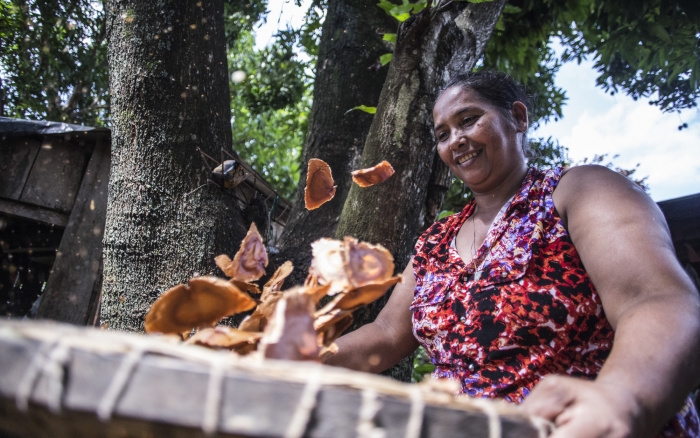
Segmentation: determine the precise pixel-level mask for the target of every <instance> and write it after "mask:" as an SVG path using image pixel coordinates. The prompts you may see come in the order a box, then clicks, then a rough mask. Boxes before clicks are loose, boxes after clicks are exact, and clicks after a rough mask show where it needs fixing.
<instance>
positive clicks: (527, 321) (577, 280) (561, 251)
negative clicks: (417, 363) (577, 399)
mask: <svg viewBox="0 0 700 438" xmlns="http://www.w3.org/2000/svg"><path fill="white" fill-rule="evenodd" d="M562 170H563V169H562V168H557V169H553V170H549V171H540V170H537V169H534V168H532V169H530V170H529V171H528V173H527V176H526V177H525V180H524V181H523V184H522V186H521V188H520V190H519V191H518V192H517V193H516V194H515V196H514V197H513V199H512V200H511V201H510V202H509V203H507V204H506V205H505V206H504V207H503V209H502V210H501V212H500V213H499V214H498V216H497V217H496V219H495V221H494V223H493V224H492V226H491V228H490V229H489V232H488V234H487V236H486V240H485V241H484V243H483V245H482V246H481V247H480V248H479V249H478V250H477V252H476V254H475V256H474V259H473V260H471V261H469V263H465V262H464V261H463V260H462V258H461V257H460V256H459V254H458V253H457V250H456V248H455V247H454V245H453V244H452V242H453V241H454V238H455V236H456V235H457V232H458V231H459V229H460V227H461V226H462V224H464V222H465V221H466V220H467V219H468V218H469V217H470V216H471V215H472V213H473V212H474V208H475V204H474V203H473V202H472V203H470V204H469V205H467V206H466V207H465V208H464V209H463V210H462V211H461V212H460V213H458V214H455V215H452V216H448V217H446V218H443V219H442V220H440V221H438V222H436V223H435V224H433V225H432V226H431V227H430V228H429V229H428V230H427V231H426V232H425V233H424V234H423V235H422V236H421V238H420V239H419V240H418V242H417V244H416V248H415V253H414V256H413V267H414V274H415V277H416V289H415V295H414V300H413V303H412V305H411V310H412V311H413V332H414V335H415V336H416V338H417V339H418V341H419V342H420V344H421V345H423V347H425V349H426V350H427V352H428V354H429V355H430V356H431V358H432V361H433V363H434V364H435V365H436V368H435V371H434V373H433V375H434V377H438V378H452V379H456V380H458V381H460V382H461V384H462V393H464V394H468V395H470V396H475V397H498V398H503V399H505V400H508V401H510V402H514V403H520V402H522V401H523V399H524V398H525V397H526V396H527V395H528V394H529V392H530V391H531V390H532V388H533V387H534V385H535V384H536V383H537V382H538V381H539V380H540V379H541V378H542V377H544V376H545V375H547V374H551V373H556V374H567V375H570V376H576V377H584V378H594V377H595V376H596V375H597V374H598V371H599V370H600V368H601V367H602V365H603V363H604V361H605V359H606V358H607V356H608V354H609V352H610V349H611V348H612V343H613V335H614V333H613V330H612V327H611V326H610V324H609V322H608V320H607V319H606V317H605V313H604V311H603V307H602V304H601V301H600V297H599V296H598V294H597V293H596V291H595V288H594V286H593V284H592V283H591V280H590V278H589V277H588V274H587V273H586V270H585V269H584V267H583V264H582V263H581V259H580V257H579V255H578V253H577V251H576V248H574V246H573V244H572V242H571V238H570V237H569V234H568V232H567V231H566V229H565V228H564V225H563V224H562V221H561V218H560V217H559V215H558V213H557V211H556V210H555V208H554V201H553V199H552V193H553V192H554V189H555V188H556V186H557V184H558V183H559V179H560V178H561V175H562ZM689 403H690V404H687V405H686V406H685V407H684V410H683V411H681V413H679V414H678V415H677V416H676V418H675V420H674V422H673V424H669V426H668V427H667V429H668V430H669V433H671V434H670V435H663V434H662V435H660V436H669V437H670V436H688V437H695V436H700V433H698V418H697V412H696V410H695V407H694V406H693V405H692V402H689ZM669 428H670V429H669ZM678 430H681V431H683V430H685V432H683V433H684V434H680V435H679V434H678Z"/></svg>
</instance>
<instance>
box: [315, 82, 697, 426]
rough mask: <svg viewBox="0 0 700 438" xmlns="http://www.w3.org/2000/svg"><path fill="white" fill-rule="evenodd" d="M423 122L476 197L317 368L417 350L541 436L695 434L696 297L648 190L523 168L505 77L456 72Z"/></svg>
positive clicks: (590, 169) (569, 172)
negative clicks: (540, 424) (373, 313)
mask: <svg viewBox="0 0 700 438" xmlns="http://www.w3.org/2000/svg"><path fill="white" fill-rule="evenodd" d="M433 120H434V123H435V125H434V126H435V136H436V138H437V142H438V145H437V147H438V152H439V155H440V157H441V158H442V160H443V161H444V162H445V163H446V164H447V165H448V166H449V167H450V169H451V170H452V171H453V172H454V174H455V175H456V176H457V177H458V178H459V179H460V180H462V181H463V182H464V183H465V184H466V185H467V186H468V187H469V188H470V189H471V190H472V192H473V194H474V198H473V200H472V201H471V202H470V203H469V204H468V205H467V206H466V207H465V208H464V210H462V211H461V212H460V213H457V214H455V215H452V216H448V217H446V218H443V219H441V220H439V221H438V222H436V223H435V224H433V226H431V227H430V228H429V229H428V230H427V231H426V232H425V233H424V234H423V236H421V237H420V239H418V242H417V244H416V246H415V251H414V256H413V259H412V261H411V263H409V265H408V267H407V268H406V270H405V271H404V274H403V277H404V282H403V283H402V284H399V285H397V287H396V289H395V290H394V292H393V294H392V295H391V298H390V300H389V302H388V303H387V305H386V307H385V308H384V309H383V310H382V313H381V314H380V315H379V317H378V318H377V320H376V321H375V322H374V323H372V324H369V325H366V326H364V327H362V328H361V329H359V330H357V331H355V332H353V333H351V334H349V335H347V336H345V337H342V338H340V339H339V341H338V345H339V353H338V354H337V355H336V356H334V357H332V358H331V359H330V360H329V363H332V364H336V365H341V366H347V367H350V368H355V369H363V370H370V371H377V372H378V371H382V370H383V369H385V368H387V367H389V366H391V365H392V364H393V363H395V362H396V361H398V360H399V359H400V358H401V357H403V356H404V355H406V354H408V353H410V352H411V351H412V350H413V349H414V348H415V347H416V346H417V345H419V344H420V345H422V346H423V347H424V348H425V349H426V351H427V352H428V354H429V355H430V356H431V360H432V362H433V363H434V364H435V365H436V367H435V371H434V373H433V375H434V377H438V378H450V379H455V380H457V381H459V382H460V383H461V390H460V392H461V393H463V394H468V395H470V396H475V397H488V398H501V399H505V400H507V401H510V402H513V403H523V406H524V408H525V410H526V411H527V412H529V413H530V414H534V415H539V416H542V417H545V418H547V419H549V420H551V421H553V422H554V423H555V424H556V425H557V426H558V428H557V430H556V431H555V432H554V434H553V435H551V436H552V437H556V438H564V437H569V438H570V437H580V438H583V437H610V436H614V437H626V436H634V437H653V436H658V437H671V436H674V437H695V436H700V427H699V424H698V416H697V412H696V409H695V407H694V406H693V404H692V402H691V401H690V399H688V393H689V392H690V391H691V390H692V389H693V388H694V387H695V386H696V385H697V383H698V381H699V380H700V365H698V364H699V363H700V353H698V351H697V350H698V349H697V348H694V347H695V346H697V345H698V343H699V342H700V299H699V298H698V295H697V292H696V291H695V290H694V287H693V285H692V283H691V282H690V279H689V278H688V277H687V275H686V274H685V273H684V272H683V270H682V268H681V267H680V265H679V264H678V262H677V260H676V258H675V255H674V253H673V247H672V245H671V242H670V236H669V235H668V231H667V228H666V227H665V223H664V220H663V216H662V215H661V212H660V211H659V210H658V208H657V207H656V205H655V204H654V203H653V202H652V201H651V199H649V198H648V196H646V194H644V193H643V192H642V191H641V190H639V188H638V187H636V186H635V185H634V184H633V183H631V182H630V181H629V180H627V179H626V178H624V177H622V176H620V175H618V174H616V173H614V172H612V171H610V170H608V169H606V168H603V167H599V166H582V167H577V168H573V169H563V168H557V169H551V170H546V171H543V170H538V169H535V168H528V167H527V164H526V160H525V153H526V152H525V150H524V149H525V148H524V147H523V145H524V144H526V142H527V140H526V132H527V128H528V116H527V99H526V97H525V94H524V93H523V92H522V90H521V88H520V87H519V86H518V85H517V84H515V83H514V82H513V81H512V79H510V78H509V77H508V76H507V75H505V74H503V73H500V72H485V73H477V74H468V75H464V76H457V77H455V78H454V79H453V80H452V81H451V82H450V83H448V85H447V87H446V89H445V90H444V91H443V92H442V93H441V94H440V96H439V97H438V99H437V101H436V103H435V105H434V108H433ZM640 254H644V257H640V256H639V255H640ZM373 355H374V357H375V358H376V357H380V358H381V359H380V360H375V361H373V362H372V363H367V362H366V359H365V358H368V357H373ZM591 419H595V421H594V422H592V421H591Z"/></svg>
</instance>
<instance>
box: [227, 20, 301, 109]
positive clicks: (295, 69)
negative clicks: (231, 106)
mask: <svg viewBox="0 0 700 438" xmlns="http://www.w3.org/2000/svg"><path fill="white" fill-rule="evenodd" d="M295 41H296V39H295V36H294V34H293V33H292V32H289V31H283V32H280V33H279V34H278V39H277V43H276V44H273V45H270V46H267V47H265V48H264V49H262V50H260V51H258V52H252V47H253V41H252V36H251V34H250V33H249V32H247V33H245V34H244V33H241V34H240V37H239V39H238V41H237V44H236V46H235V47H234V49H233V53H232V55H231V57H232V59H231V61H232V62H233V63H234V65H233V66H231V67H232V68H230V69H229V71H233V70H243V71H244V72H246V74H247V79H246V81H245V84H246V85H245V87H242V88H240V89H238V90H237V91H238V95H239V97H240V98H241V99H242V101H243V102H244V104H245V106H246V107H247V108H248V109H249V110H250V111H251V112H252V113H253V114H263V113H265V112H267V111H271V110H272V111H274V110H279V109H283V108H287V107H292V106H294V105H295V104H296V103H297V102H299V100H301V98H302V96H303V95H304V91H305V89H306V84H307V83H308V82H310V79H311V78H310V77H307V75H306V68H307V65H306V63H304V62H301V61H299V60H297V59H296V54H295V53H294V43H295Z"/></svg>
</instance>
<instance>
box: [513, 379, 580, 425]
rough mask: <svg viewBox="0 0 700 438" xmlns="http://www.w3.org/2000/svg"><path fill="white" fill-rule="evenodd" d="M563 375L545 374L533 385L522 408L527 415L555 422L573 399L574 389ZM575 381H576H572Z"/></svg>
mask: <svg viewBox="0 0 700 438" xmlns="http://www.w3.org/2000/svg"><path fill="white" fill-rule="evenodd" d="M568 380H570V379H567V378H565V377H561V376H554V375H552V376H547V377H545V378H544V379H542V380H541V381H540V383H538V384H537V386H535V388H534V389H533V390H532V392H531V393H530V395H529V396H528V397H527V398H526V399H525V401H524V402H523V404H522V405H521V406H522V408H523V409H524V410H525V412H527V414H529V415H534V416H537V417H542V418H544V419H545V420H549V421H551V422H553V423H555V424H556V420H557V419H558V417H559V416H560V414H562V412H564V410H565V409H566V408H567V407H568V406H569V405H570V404H571V403H572V401H573V400H574V394H575V393H574V391H572V388H571V385H570V383H572V382H569V381H568ZM573 383H576V382H573Z"/></svg>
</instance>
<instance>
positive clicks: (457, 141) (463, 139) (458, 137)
mask: <svg viewBox="0 0 700 438" xmlns="http://www.w3.org/2000/svg"><path fill="white" fill-rule="evenodd" d="M466 145H467V136H466V135H465V134H464V132H463V131H461V130H460V131H455V132H453V133H452V135H450V140H449V143H448V146H449V147H450V149H452V150H457V149H459V148H461V147H462V146H466Z"/></svg>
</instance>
